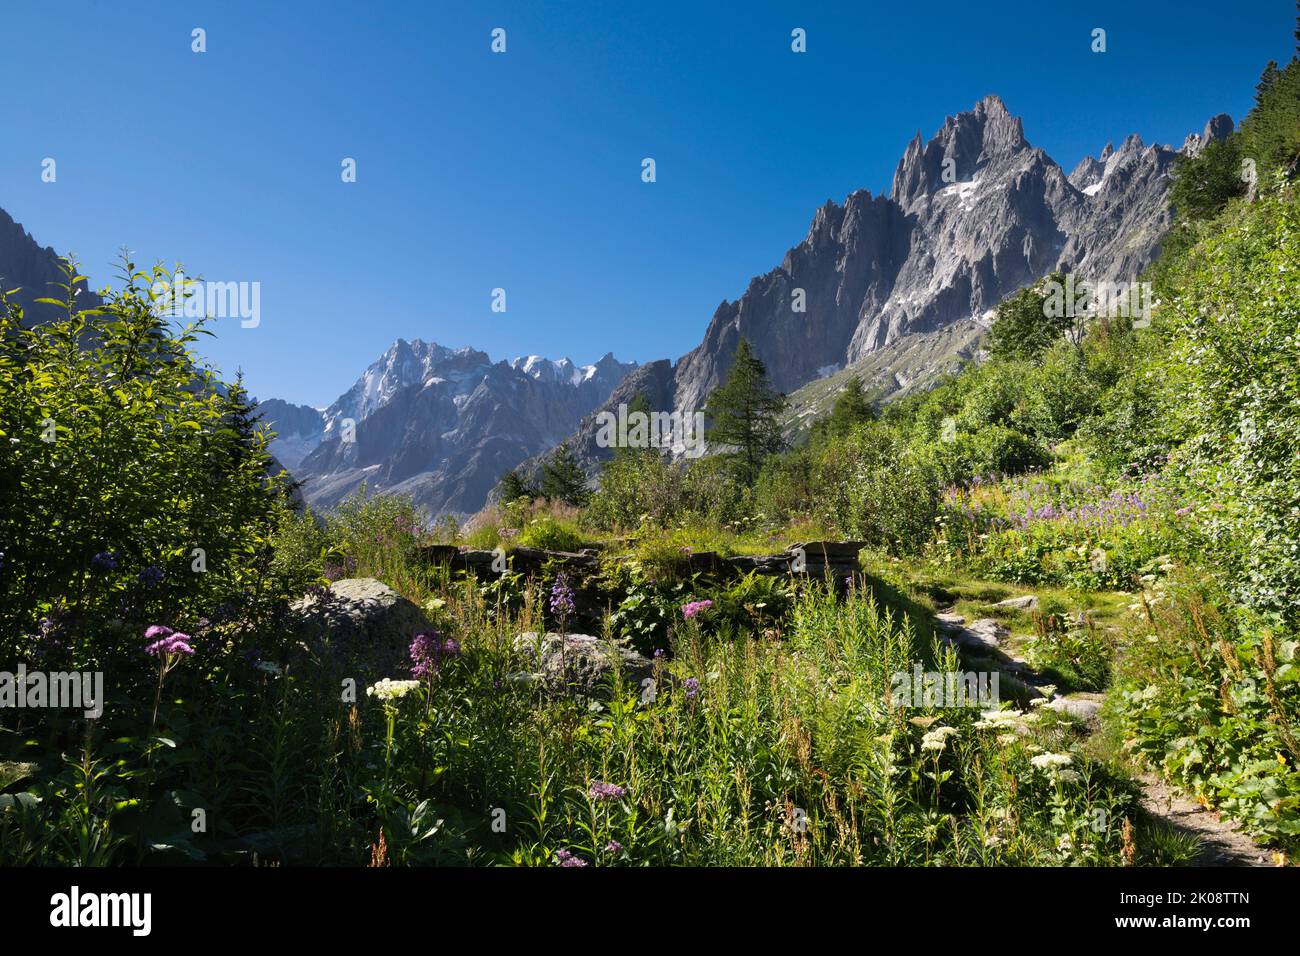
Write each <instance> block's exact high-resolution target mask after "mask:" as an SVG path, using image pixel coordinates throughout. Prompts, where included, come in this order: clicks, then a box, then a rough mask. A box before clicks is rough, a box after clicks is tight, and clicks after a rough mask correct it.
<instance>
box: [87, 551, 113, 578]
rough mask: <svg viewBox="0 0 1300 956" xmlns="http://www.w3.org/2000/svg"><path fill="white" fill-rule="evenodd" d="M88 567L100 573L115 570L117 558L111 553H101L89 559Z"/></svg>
mask: <svg viewBox="0 0 1300 956" xmlns="http://www.w3.org/2000/svg"><path fill="white" fill-rule="evenodd" d="M90 567H91V569H92V570H94V571H99V572H101V573H104V572H108V571H116V570H117V556H116V555H114V554H113V552H112V551H101V552H99V553H98V554H97V555H95V556H94V557H93V558H91V559H90Z"/></svg>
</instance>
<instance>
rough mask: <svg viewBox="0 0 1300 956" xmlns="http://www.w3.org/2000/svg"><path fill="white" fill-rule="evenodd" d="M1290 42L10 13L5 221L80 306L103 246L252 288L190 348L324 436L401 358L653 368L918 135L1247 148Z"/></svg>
mask: <svg viewBox="0 0 1300 956" xmlns="http://www.w3.org/2000/svg"><path fill="white" fill-rule="evenodd" d="M1294 18H1295V6H1294V4H1293V3H1292V2H1291V0H1234V2H1231V3H1224V2H1222V0H1216V2H1205V0H1146V2H1142V0H1122V2H1113V0H1087V2H1076V0H1043V2H1032V3H1031V2H997V3H994V2H989V3H977V2H972V0H957V2H949V0H926V2H915V0H912V2H862V3H843V4H833V3H815V4H810V3H794V2H790V3H740V2H735V3H725V4H724V3H709V2H700V0H696V2H690V3H680V4H679V3H671V2H660V0H655V2H651V3H615V2H594V0H593V2H576V0H575V2H563V3H561V2H555V3H541V2H531V3H489V2H472V3H471V2H465V3H456V4H447V3H436V2H411V3H399V2H383V0H377V2H373V3H329V2H324V3H322V2H312V3H270V2H257V3H252V2H250V3H244V2H222V3H215V2H214V3H185V2H170V3H161V2H159V3H125V4H111V3H89V2H72V3H62V4H58V5H56V6H51V5H50V4H49V3H48V2H26V0H5V9H4V13H3V20H2V21H0V23H2V29H3V34H4V43H3V47H4V54H3V56H2V57H0V76H2V77H3V88H4V90H5V92H6V96H5V109H4V120H3V133H2V134H0V135H2V136H3V137H4V142H5V148H4V149H3V150H2V151H0V207H3V208H4V209H6V210H8V211H9V213H10V214H11V215H13V216H14V218H16V219H17V220H19V221H20V222H22V223H23V224H24V225H25V226H27V228H28V229H29V230H30V231H31V232H32V233H33V234H34V235H35V237H36V238H37V240H38V241H39V242H41V243H42V244H43V245H51V246H54V247H55V248H56V249H57V250H59V251H60V252H66V251H69V250H72V251H75V252H76V253H77V254H78V255H79V256H80V257H81V259H82V263H83V267H84V269H85V270H86V271H88V272H89V273H90V274H91V276H92V277H93V279H94V281H95V284H96V286H99V285H102V284H103V283H104V282H105V281H107V280H108V279H109V278H110V266H111V263H112V261H113V259H114V257H115V253H116V250H117V249H118V248H119V247H120V246H122V245H124V244H125V245H127V246H129V247H130V248H131V249H132V250H133V251H134V252H135V254H136V257H137V261H138V262H150V261H153V260H155V259H163V260H166V261H168V262H171V261H174V260H180V261H182V262H184V264H185V265H186V267H187V271H188V272H189V273H190V274H198V273H202V274H203V275H204V276H205V277H206V278H208V279H213V280H217V279H220V280H232V281H258V282H260V283H261V287H262V322H261V325H260V327H258V328H256V329H242V328H240V327H239V325H238V322H237V321H236V320H223V321H222V322H220V323H218V324H217V326H216V329H217V331H218V333H219V334H218V338H217V339H216V340H215V341H210V342H209V343H208V344H207V345H206V346H205V349H206V351H207V354H208V356H209V357H210V358H211V359H212V360H213V361H214V362H216V364H218V365H219V366H220V367H221V368H222V369H223V370H224V371H225V372H226V373H232V372H233V371H234V370H235V369H237V368H242V369H243V370H244V372H245V375H246V379H247V381H248V384H249V386H250V388H251V390H252V391H253V392H254V394H256V395H258V396H259V397H263V398H265V397H270V396H278V397H282V398H286V399H289V400H291V401H299V402H305V403H309V404H313V405H325V404H327V403H328V402H330V401H331V400H333V399H334V398H335V397H336V396H337V395H338V394H339V393H340V392H341V391H343V390H344V389H345V388H346V387H347V386H348V385H349V384H350V383H351V382H352V381H353V379H354V378H355V377H356V376H357V375H358V374H359V373H360V371H361V370H362V369H363V368H364V366H365V365H367V364H368V363H369V362H370V361H372V360H373V359H374V358H375V357H377V356H378V355H379V354H380V353H381V352H382V351H383V350H384V349H385V348H386V347H387V346H388V345H389V344H390V343H391V342H392V341H393V340H394V339H396V338H398V337H399V336H400V337H405V338H416V337H418V338H424V339H427V340H433V341H438V342H441V343H443V344H446V345H451V346H461V345H473V346H475V347H477V348H481V349H484V350H486V351H487V352H488V353H489V354H490V355H492V357H493V358H503V357H513V356H515V355H519V354H529V353H540V354H545V355H548V356H551V357H559V356H560V355H569V356H571V357H572V358H573V359H574V360H575V361H578V362H580V363H581V362H589V361H592V360H594V359H596V358H597V357H599V356H600V355H601V354H603V353H604V352H605V351H607V350H613V351H614V352H615V354H616V355H618V356H619V357H620V358H624V359H637V360H640V361H645V360H650V359H654V358H661V357H669V358H675V357H677V356H678V355H680V354H681V353H683V352H685V351H687V350H688V349H690V348H692V347H693V346H694V345H696V344H697V343H698V342H699V339H700V337H701V334H702V332H703V330H704V327H705V325H706V323H707V322H708V320H709V318H710V317H711V315H712V313H713V310H714V309H715V308H716V306H717V305H718V303H719V302H721V301H722V300H723V299H727V298H735V297H737V296H738V295H740V294H741V293H742V292H743V291H744V289H745V287H746V285H747V284H748V282H749V279H750V277H751V276H752V275H754V274H756V273H761V272H765V271H767V270H769V269H770V268H772V267H773V266H775V265H777V264H778V263H779V262H780V260H781V258H782V256H783V254H784V252H785V250H786V249H787V248H788V247H789V246H791V245H793V244H794V243H796V242H797V241H798V240H799V239H801V238H802V236H803V235H804V233H805V232H806V230H807V227H808V223H809V220H810V219H811V216H812V214H813V211H814V210H815V208H816V207H817V206H818V205H820V204H821V203H822V202H824V201H825V200H826V199H827V198H833V199H835V200H836V201H840V200H842V199H843V198H844V196H845V195H847V194H848V193H849V192H851V191H853V190H854V189H857V188H861V187H865V188H868V189H870V190H872V191H873V192H880V191H884V190H887V188H888V186H889V182H890V178H891V176H892V173H893V169H894V166H895V164H896V163H897V160H898V157H899V156H900V154H901V153H902V150H903V148H904V146H905V145H906V143H907V141H908V140H909V139H910V138H911V137H912V135H913V134H914V133H915V132H916V131H917V130H918V129H919V130H921V132H922V133H923V134H924V135H925V136H927V137H928V136H929V135H930V134H931V133H933V132H934V130H935V129H937V128H938V126H939V125H940V124H941V123H942V121H943V118H944V116H945V115H947V114H950V113H954V112H957V111H959V110H962V109H968V108H970V106H971V105H972V104H974V103H975V101H976V100H978V99H979V98H980V97H981V96H983V95H984V94H986V93H992V92H996V93H998V94H999V95H1001V96H1002V98H1003V99H1004V100H1005V101H1006V103H1007V106H1008V108H1009V109H1010V110H1011V111H1012V112H1013V113H1015V114H1018V115H1020V116H1022V117H1023V118H1024V125H1025V133H1026V136H1027V137H1028V138H1029V140H1030V142H1032V143H1034V144H1035V145H1038V146H1041V147H1043V148H1044V149H1046V150H1047V151H1048V153H1050V154H1051V155H1052V156H1053V157H1054V158H1055V159H1056V160H1057V161H1058V162H1060V163H1061V164H1062V165H1063V166H1065V167H1066V168H1067V169H1069V168H1071V167H1072V166H1073V165H1074V164H1075V163H1076V162H1077V161H1078V160H1079V158H1080V157H1081V156H1082V155H1084V154H1085V153H1093V154H1096V153H1097V152H1098V151H1099V150H1100V149H1101V147H1102V146H1103V145H1104V144H1105V142H1106V141H1107V140H1114V141H1115V142H1116V143H1117V144H1118V142H1119V141H1120V140H1121V139H1123V137H1124V136H1125V135H1127V134H1128V133H1131V132H1137V133H1140V134H1141V135H1142V137H1143V139H1144V140H1146V141H1147V142H1152V141H1159V142H1167V143H1173V144H1175V145H1178V144H1181V143H1182V140H1183V137H1184V136H1185V135H1186V134H1187V133H1188V132H1189V131H1192V130H1199V129H1200V127H1201V126H1202V125H1203V123H1204V121H1205V120H1206V118H1207V117H1208V116H1210V115H1211V114H1213V113H1217V112H1220V111H1226V112H1229V113H1231V114H1232V115H1233V116H1234V118H1237V119H1239V118H1240V117H1241V115H1242V114H1243V113H1244V112H1245V110H1246V109H1248V108H1249V105H1250V102H1251V97H1252V94H1253V89H1254V84H1255V81H1256V79H1257V77H1258V75H1259V72H1260V70H1261V69H1262V67H1263V66H1264V64H1265V62H1266V61H1267V60H1269V59H1270V58H1272V59H1278V60H1286V59H1288V58H1289V57H1290V55H1291V52H1292V50H1293V41H1292V36H1291V34H1292V30H1293V29H1294ZM498 26H500V27H503V28H505V29H506V31H507V53H505V54H504V55H494V54H492V53H491V52H490V50H489V43H490V36H489V34H490V31H491V30H492V28H494V27H498ZM194 27H203V28H205V29H206V30H207V38H208V52H207V53H205V54H201V55H199V54H195V53H192V52H191V51H190V42H191V41H190V31H191V30H192V29H193V28H194ZM794 27H803V28H805V29H806V30H807V35H808V52H807V53H806V54H803V55H796V54H794V53H792V52H791V51H790V31H791V29H792V28H794ZM1094 27H1103V28H1105V29H1106V30H1107V35H1108V51H1107V52H1106V53H1105V54H1094V53H1092V52H1091V51H1090V49H1089V45H1090V32H1091V30H1092V29H1093V28H1094ZM47 156H49V157H54V158H55V159H56V160H57V162H58V181H57V183H54V184H46V183H42V182H41V180H40V164H41V161H42V159H43V158H45V157H47ZM345 156H351V157H355V158H356V160H357V162H358V180H359V181H358V182H357V183H355V184H344V183H342V182H341V181H340V176H339V173H340V162H341V160H342V159H343V157H345ZM646 156H652V157H654V158H655V160H656V162H657V165H658V182H657V183H654V184H652V185H647V184H644V183H642V182H641V178H640V173H641V165H640V164H641V160H642V158H643V157H646ZM495 287H503V288H505V289H506V292H507V297H508V299H507V301H508V311H507V312H506V313H505V314H498V313H493V312H492V311H491V310H490V293H491V290H492V289H493V288H495Z"/></svg>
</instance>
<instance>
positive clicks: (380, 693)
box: [366, 677, 420, 700]
mask: <svg viewBox="0 0 1300 956" xmlns="http://www.w3.org/2000/svg"><path fill="white" fill-rule="evenodd" d="M419 686H420V682H419V681H418V680H393V679H392V678H390V677H385V678H384V679H383V680H381V681H380V682H379V683H377V684H374V685H372V686H370V687H367V688H366V696H367V697H377V698H379V699H380V700H397V699H399V698H402V697H405V696H406V695H407V694H409V693H410V692H411V691H413V690H415V689H416V688H417V687H419Z"/></svg>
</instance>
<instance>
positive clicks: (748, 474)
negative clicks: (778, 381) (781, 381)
mask: <svg viewBox="0 0 1300 956" xmlns="http://www.w3.org/2000/svg"><path fill="white" fill-rule="evenodd" d="M784 409H785V397H784V396H782V395H780V394H778V393H777V392H776V391H775V390H774V389H773V388H772V386H771V384H770V383H769V382H768V380H767V366H765V365H764V364H763V362H762V361H761V360H760V359H759V358H758V357H757V356H756V355H754V353H753V351H752V350H751V349H750V347H749V342H747V341H746V340H745V339H741V340H740V344H739V345H738V346H736V357H735V361H734V362H733V363H732V366H731V372H730V374H729V375H728V376H727V380H726V382H724V383H723V384H722V385H720V386H719V387H718V388H717V389H715V390H714V392H713V394H712V395H710V396H709V400H708V403H707V404H706V405H705V408H704V414H705V417H706V418H708V419H709V421H710V428H709V432H708V437H709V441H710V442H712V443H714V444H716V445H721V446H723V447H727V448H731V449H734V452H733V454H734V455H735V457H736V460H737V463H738V465H739V472H740V477H741V479H742V480H743V481H744V482H745V483H746V484H748V485H753V483H754V480H755V479H756V478H757V477H758V469H759V467H760V466H761V465H762V462H763V459H764V458H765V457H767V456H768V455H769V454H771V453H772V452H774V451H777V450H778V449H780V447H781V444H782V443H781V426H780V424H779V422H778V421H777V416H779V415H780V414H781V412H782V411H783V410H784Z"/></svg>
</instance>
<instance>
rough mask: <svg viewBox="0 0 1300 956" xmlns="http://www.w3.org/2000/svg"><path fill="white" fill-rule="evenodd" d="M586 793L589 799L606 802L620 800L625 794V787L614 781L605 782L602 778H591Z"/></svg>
mask: <svg viewBox="0 0 1300 956" xmlns="http://www.w3.org/2000/svg"><path fill="white" fill-rule="evenodd" d="M587 793H588V795H589V796H590V797H591V799H593V800H595V801H597V802H599V803H606V802H608V801H611V800H622V799H623V798H624V797H625V796H627V788H626V787H620V786H619V785H618V784H616V783H606V782H605V781H604V780H593V781H592V782H591V787H590V788H589V789H588V790H587Z"/></svg>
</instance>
